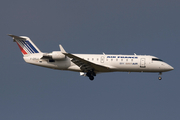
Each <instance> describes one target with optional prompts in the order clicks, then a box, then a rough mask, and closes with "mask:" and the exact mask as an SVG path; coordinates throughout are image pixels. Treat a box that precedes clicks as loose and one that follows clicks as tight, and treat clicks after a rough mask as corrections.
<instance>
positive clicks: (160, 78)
mask: <svg viewBox="0 0 180 120" xmlns="http://www.w3.org/2000/svg"><path fill="white" fill-rule="evenodd" d="M161 75H162V72H160V73H159V77H158V79H159V80H162V77H161Z"/></svg>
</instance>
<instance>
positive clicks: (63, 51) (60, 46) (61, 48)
mask: <svg viewBox="0 0 180 120" xmlns="http://www.w3.org/2000/svg"><path fill="white" fill-rule="evenodd" d="M59 48H60V50H61V52H62V53H66V51H65V50H64V48H63V47H62V45H59Z"/></svg>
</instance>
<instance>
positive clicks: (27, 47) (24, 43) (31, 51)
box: [22, 41, 34, 53]
mask: <svg viewBox="0 0 180 120" xmlns="http://www.w3.org/2000/svg"><path fill="white" fill-rule="evenodd" d="M22 43H23V45H24V46H25V47H26V49H28V50H29V51H30V53H34V51H33V50H32V49H31V48H30V47H29V46H28V45H27V43H26V42H25V41H22Z"/></svg>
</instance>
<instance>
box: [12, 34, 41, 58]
mask: <svg viewBox="0 0 180 120" xmlns="http://www.w3.org/2000/svg"><path fill="white" fill-rule="evenodd" d="M9 36H11V37H12V38H13V40H14V42H16V43H17V45H18V46H19V48H20V50H21V52H22V54H23V55H27V54H35V53H41V51H40V50H39V49H38V47H37V46H36V45H35V44H34V43H33V42H32V41H31V40H30V38H29V37H26V36H15V35H11V34H9Z"/></svg>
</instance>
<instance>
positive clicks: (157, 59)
mask: <svg viewBox="0 0 180 120" xmlns="http://www.w3.org/2000/svg"><path fill="white" fill-rule="evenodd" d="M152 61H163V60H161V59H159V58H152Z"/></svg>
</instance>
